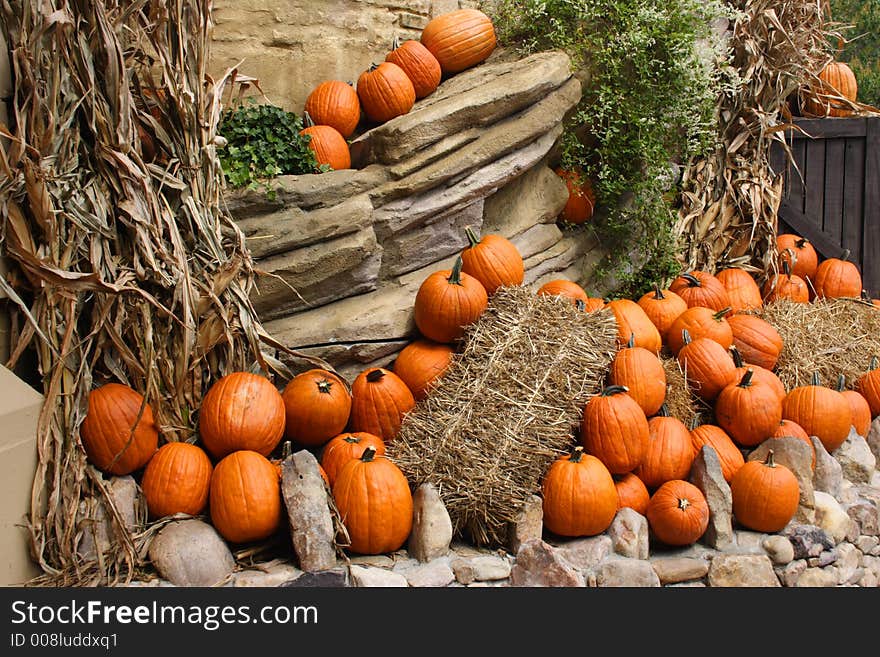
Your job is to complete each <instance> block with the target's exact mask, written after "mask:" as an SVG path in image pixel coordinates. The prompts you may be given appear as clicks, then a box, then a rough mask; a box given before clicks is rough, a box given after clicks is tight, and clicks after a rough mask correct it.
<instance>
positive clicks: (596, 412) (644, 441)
mask: <svg viewBox="0 0 880 657" xmlns="http://www.w3.org/2000/svg"><path fill="white" fill-rule="evenodd" d="M580 433H581V444H582V445H583V446H584V449H585V450H586V451H587V453H588V454H592V455H593V456H595V457H596V458H598V459H599V460H600V461H602V463H604V464H605V467H606V468H608V471H609V472H611V474H624V473H626V472H631V471H632V470H634V469H635V468H636V467H637V466H638V465H639V463H641V462H642V459H643V458H644V457H645V452H646V451H647V449H648V436H649V430H648V418H646V417H645V412H644V411H643V410H642V408H641V407H640V406H639V405H638V404H637V403H636V401H635V400H634V399H633V398H632V397H630V396H629V395H628V394H627V389H626V388H625V387H623V386H607V387H606V388H605V389H604V390H602V392H601V393H599V394H598V395H595V396H593V397H591V398H590V399H589V400H588V401H587V403H586V404H585V405H584V412H583V416H582V418H581V432H580Z"/></svg>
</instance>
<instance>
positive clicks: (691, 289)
mask: <svg viewBox="0 0 880 657" xmlns="http://www.w3.org/2000/svg"><path fill="white" fill-rule="evenodd" d="M669 289H670V290H672V291H673V292H675V293H676V294H677V295H678V296H680V297H681V298H682V299H684V301H685V303H686V304H687V305H688V307H689V308H690V307H693V306H705V307H706V308H711V309H712V310H716V311H717V310H721V309H723V308H727V309H728V310H729V309H730V295H729V294H727V288H726V287H724V285H723V284H722V283H721V281H719V280H718V279H717V278H716V277H715V276H714V275H713V274H710V273H709V272H707V271H703V270H700V269H696V270H694V271H690V272H687V273H684V274H681V275H680V276H676V277H675V278H674V279H673V281H672V283H670V284H669Z"/></svg>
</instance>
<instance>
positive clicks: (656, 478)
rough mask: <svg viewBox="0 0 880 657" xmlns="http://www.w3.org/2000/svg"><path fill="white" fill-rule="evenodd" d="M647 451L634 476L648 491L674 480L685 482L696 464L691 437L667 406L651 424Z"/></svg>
mask: <svg viewBox="0 0 880 657" xmlns="http://www.w3.org/2000/svg"><path fill="white" fill-rule="evenodd" d="M648 431H649V437H648V450H647V452H646V453H645V457H644V458H643V459H642V462H641V463H640V464H639V466H638V467H637V468H636V469H635V471H634V472H635V474H636V475H637V476H638V477H639V479H641V480H642V481H643V482H645V485H646V486H647V487H648V488H659V487H660V486H661V485H663V484H664V483H666V482H667V481H670V480H672V479H686V478H687V476H688V474H689V473H690V471H691V466H692V465H693V462H694V448H693V445H692V444H691V434H690V431H689V430H688V428H687V427H686V426H685V424H684V422H682V421H681V420H679V419H678V418H677V417H672V416H671V415H669V413H668V412H667V411H666V407H665V406H664V407H663V408H662V409H661V411H660V414H659V415H656V416H654V417H652V418H651V419H649V420H648Z"/></svg>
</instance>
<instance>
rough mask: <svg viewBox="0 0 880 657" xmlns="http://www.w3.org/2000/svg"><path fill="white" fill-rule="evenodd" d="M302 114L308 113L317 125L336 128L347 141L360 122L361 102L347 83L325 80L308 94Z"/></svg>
mask: <svg viewBox="0 0 880 657" xmlns="http://www.w3.org/2000/svg"><path fill="white" fill-rule="evenodd" d="M303 113H304V114H305V113H308V114H309V116H311V117H312V120H313V121H314V122H315V123H316V124H318V125H329V126H331V127H333V128H336V129H337V130H338V131H339V134H341V135H342V136H343V138H344V139H348V138H349V137H351V136H352V135H353V134H354V131H355V129H356V128H357V125H358V123H359V122H360V120H361V102H360V100H359V99H358V95H357V92H356V91H355V90H354V87H352V86H351V85H350V84H348V83H347V82H343V81H342V80H325V81H323V82H321V83H320V84H318V86H316V87H315V88H314V89H312V91H311V92H310V93H309V95H308V97H307V98H306V103H305V106H304V107H303Z"/></svg>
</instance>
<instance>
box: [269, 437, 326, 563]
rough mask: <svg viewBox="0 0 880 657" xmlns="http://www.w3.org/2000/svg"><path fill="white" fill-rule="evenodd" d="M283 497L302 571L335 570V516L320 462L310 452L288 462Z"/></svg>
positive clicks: (283, 468) (283, 467) (283, 465)
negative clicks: (331, 508) (332, 512)
mask: <svg viewBox="0 0 880 657" xmlns="http://www.w3.org/2000/svg"><path fill="white" fill-rule="evenodd" d="M281 494H282V497H283V498H284V505H285V507H286V508H287V519H288V523H289V527H290V537H291V540H292V542H293V550H294V552H295V553H296V556H297V559H298V561H299V566H300V568H302V569H303V570H304V571H306V572H314V571H318V570H327V569H330V568H333V567H335V566H336V542H335V537H336V531H335V529H334V525H333V516H332V514H331V512H330V506H329V500H328V498H327V489H326V487H325V485H324V480H323V478H322V477H321V473H320V470H319V466H318V460H317V459H316V458H315V455H314V454H312V453H311V452H310V451H308V450H305V449H303V450H300V451H298V452H296V453H294V454H291V455H290V456H288V457H287V458H286V459H284V462H283V464H282V466H281Z"/></svg>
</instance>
